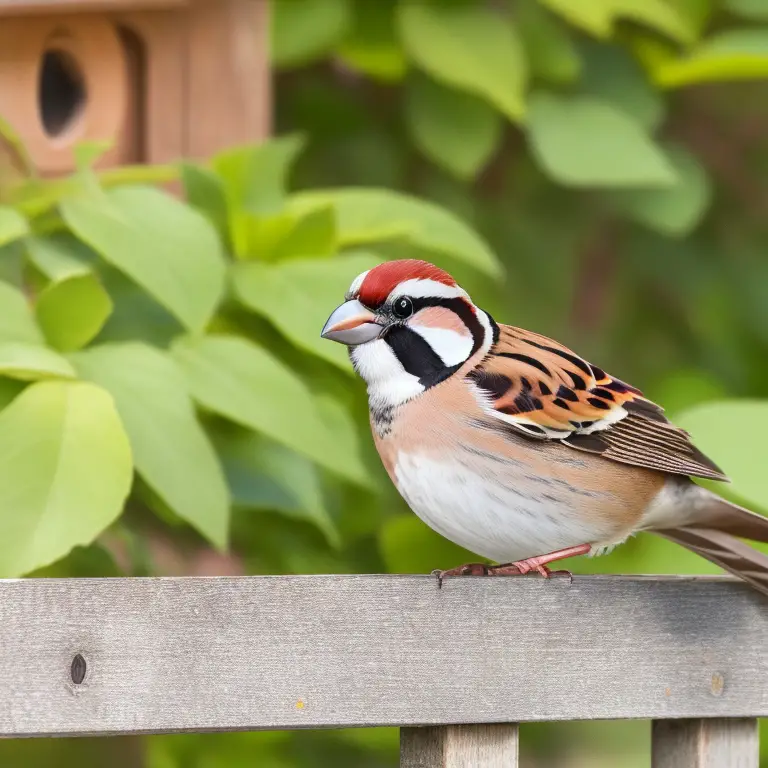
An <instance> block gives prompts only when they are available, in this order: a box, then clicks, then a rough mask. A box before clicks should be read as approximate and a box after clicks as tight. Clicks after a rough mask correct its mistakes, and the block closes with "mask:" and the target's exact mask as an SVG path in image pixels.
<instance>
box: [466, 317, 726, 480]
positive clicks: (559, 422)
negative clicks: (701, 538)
mask: <svg viewBox="0 0 768 768" xmlns="http://www.w3.org/2000/svg"><path fill="white" fill-rule="evenodd" d="M469 378H470V379H471V380H472V381H473V382H474V384H475V385H476V386H477V387H478V388H479V390H480V392H481V393H482V395H483V396H484V397H485V398H487V403H488V409H487V410H488V412H489V413H490V414H491V415H493V416H494V417H495V418H498V419H499V420H500V421H502V422H504V423H505V424H507V425H509V426H511V427H512V428H513V429H515V430H516V431H518V432H520V433H522V434H524V435H527V436H528V437H532V438H538V439H541V440H560V441H561V442H563V443H564V444H565V445H568V446H570V447H572V448H575V449H578V450H582V451H588V452H590V453H595V454H600V455H602V456H605V457H606V458H608V459H613V460H614V461H618V462H622V463H625V464H633V465H635V466H639V467H647V468H649V469H656V470H660V471H662V472H670V473H673V474H679V475H689V476H695V477H706V478H711V479H715V480H727V479H728V478H727V477H726V476H725V475H724V474H723V472H722V471H721V470H720V469H719V468H718V467H717V466H716V465H715V464H714V463H713V462H712V461H711V460H710V459H708V458H707V457H706V456H705V455H704V454H703V453H701V451H699V450H698V449H697V448H696V447H695V446H694V445H693V444H692V443H691V440H690V437H689V435H688V433H687V432H685V431H684V430H683V429H680V428H679V427H676V426H675V425H674V424H672V423H671V422H670V421H669V420H668V419H667V418H666V416H665V415H664V411H663V409H662V408H660V407H659V406H658V405H656V404H655V403H653V402H651V401H650V400H648V399H647V398H645V397H643V394H642V392H641V391H640V390H639V389H636V388H635V387H632V386H630V385H629V384H626V383H624V382H623V381H620V380H619V379H615V378H613V377H612V376H609V375H608V374H607V373H605V371H603V370H601V369H600V368H598V367H597V366H595V365H591V364H590V363H588V362H587V361H586V360H583V359H582V358H580V357H579V356H578V355H576V354H574V353H573V352H572V351H571V350H570V349H568V348H567V347H564V346H563V345H562V344H558V343H557V342H556V341H553V340H552V339H548V338H547V337H546V336H541V335H539V334H535V333H531V332H529V331H525V330H523V329H521V328H514V327H512V326H505V325H500V326H499V338H498V341H497V342H496V343H495V344H494V345H493V347H492V348H491V350H490V352H489V353H488V355H487V356H486V357H485V359H484V360H483V361H482V362H481V363H480V364H479V365H478V366H477V367H476V368H475V369H474V370H473V371H472V372H471V373H470V374H469Z"/></svg>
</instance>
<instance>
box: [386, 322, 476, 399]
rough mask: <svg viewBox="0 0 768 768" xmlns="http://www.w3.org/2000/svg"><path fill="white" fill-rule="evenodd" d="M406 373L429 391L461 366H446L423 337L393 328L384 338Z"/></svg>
mask: <svg viewBox="0 0 768 768" xmlns="http://www.w3.org/2000/svg"><path fill="white" fill-rule="evenodd" d="M384 340H385V341H386V342H387V344H388V345H389V347H390V349H391V350H392V352H394V354H395V357H397V359H398V360H399V361H400V365H402V366H403V368H404V369H405V372H406V373H410V374H411V375H412V376H416V377H417V378H418V380H419V383H420V384H421V385H422V386H423V387H424V388H425V389H429V388H430V387H434V386H435V384H439V383H440V382H441V381H444V380H445V379H447V378H448V377H449V376H450V375H451V374H452V373H455V372H456V371H457V370H458V369H459V368H460V367H461V366H459V365H451V366H447V365H446V364H445V363H444V362H443V359H442V358H441V357H440V355H438V354H437V352H435V350H434V349H432V347H431V346H430V345H429V344H428V343H427V341H426V339H424V337H423V336H420V335H419V334H418V333H416V332H415V331H412V330H411V329H410V328H407V327H405V326H399V325H398V326H394V327H392V328H391V329H390V330H389V332H388V333H387V334H386V336H385V337H384Z"/></svg>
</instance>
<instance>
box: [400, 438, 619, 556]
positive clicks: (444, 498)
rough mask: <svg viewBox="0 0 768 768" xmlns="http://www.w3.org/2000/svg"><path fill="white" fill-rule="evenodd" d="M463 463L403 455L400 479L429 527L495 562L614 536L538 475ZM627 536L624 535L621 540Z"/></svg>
mask: <svg viewBox="0 0 768 768" xmlns="http://www.w3.org/2000/svg"><path fill="white" fill-rule="evenodd" d="M478 469H479V468H477V467H472V466H468V465H466V464H461V463H459V462H456V461H453V462H440V461H437V460H435V459H433V458H431V457H428V456H425V455H422V454H405V453H402V452H401V453H400V454H399V455H398V458H397V463H396V465H395V480H396V483H397V488H398V490H399V491H400V494H401V495H402V496H403V498H404V499H405V500H406V502H407V503H408V505H409V506H410V507H411V509H412V510H413V511H414V512H415V513H416V514H417V515H418V516H419V517H420V518H421V519H422V520H423V521H424V522H425V523H426V524H427V525H429V526H430V527H431V528H433V529H434V530H435V531H437V532H438V533H439V534H441V535H442V536H445V538H446V539H450V540H451V541H452V542H454V543H455V544H458V545H459V546H461V547H464V548H465V549H468V550H469V551H470V552H474V553H475V554H477V555H481V556H483V557H487V558H489V559H491V560H495V561H497V562H508V561H511V560H522V559H524V558H527V557H534V556H535V555H542V554H545V553H547V552H553V551H555V550H557V549H563V548H564V547H570V546H576V545H578V544H596V545H598V546H602V545H603V544H606V543H608V542H609V541H611V539H612V537H615V534H616V532H615V531H608V530H605V527H604V525H603V526H601V525H599V524H597V522H596V521H594V517H592V520H593V522H589V516H587V520H586V521H585V516H584V515H580V514H579V511H580V510H579V508H578V506H576V507H574V503H575V502H577V501H578V500H576V499H574V497H573V495H572V494H569V493H568V492H567V491H566V490H563V489H562V488H559V487H557V486H555V487H553V486H552V484H544V483H541V484H538V485H537V483H536V482H535V478H533V479H532V478H531V477H529V476H528V477H521V478H517V479H516V478H515V476H514V473H510V472H509V468H508V467H506V468H505V471H504V473H503V474H502V473H496V474H495V475H494V474H493V473H486V472H483V473H482V474H481V473H480V471H478ZM622 538H623V537H622Z"/></svg>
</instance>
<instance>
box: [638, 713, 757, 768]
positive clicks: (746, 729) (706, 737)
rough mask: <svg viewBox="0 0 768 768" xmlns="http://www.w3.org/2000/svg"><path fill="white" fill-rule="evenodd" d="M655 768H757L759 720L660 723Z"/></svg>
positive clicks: (654, 749) (655, 728)
mask: <svg viewBox="0 0 768 768" xmlns="http://www.w3.org/2000/svg"><path fill="white" fill-rule="evenodd" d="M652 733H653V736H652V739H653V747H652V755H653V757H652V768H758V764H759V762H760V754H759V753H760V745H759V739H758V732H757V720H755V719H754V718H741V719H733V720H726V719H721V718H716V719H712V720H677V721H671V720H657V721H655V722H654V724H653V731H652Z"/></svg>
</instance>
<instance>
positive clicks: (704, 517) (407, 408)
mask: <svg viewBox="0 0 768 768" xmlns="http://www.w3.org/2000/svg"><path fill="white" fill-rule="evenodd" d="M321 335H322V337H323V338H325V339H329V340H332V341H335V342H339V343H341V344H345V345H347V346H348V347H349V356H350V359H351V362H352V365H353V367H354V369H355V371H356V372H357V373H358V374H359V375H360V376H361V377H362V378H363V379H364V380H365V382H366V384H367V387H368V400H369V409H370V423H371V430H372V433H373V439H374V442H375V445H376V448H377V450H378V452H379V455H380V457H381V460H382V463H383V465H384V467H385V469H386V471H387V473H388V475H389V477H390V478H391V480H392V482H393V483H394V485H395V486H396V488H397V490H398V492H399V493H400V495H401V496H402V497H403V498H404V500H405V501H406V503H407V504H408V505H409V507H410V508H411V509H412V510H413V511H414V512H415V513H416V514H417V515H418V516H419V517H420V518H421V519H422V520H423V521H424V522H425V523H426V524H427V525H428V526H430V527H431V528H433V529H434V530H435V531H437V532H438V533H439V534H441V535H442V536H444V537H445V538H447V539H449V540H451V541H452V542H454V543H456V544H458V545H459V546H461V547H464V548H465V549H468V550H470V551H471V552H473V553H475V554H477V555H480V556H481V557H483V558H486V559H487V560H490V561H493V562H496V563H498V565H495V566H488V565H485V564H483V563H469V564H466V565H461V566H458V567H455V568H451V569H448V570H445V571H439V572H437V574H438V577H439V584H440V585H442V579H443V578H444V577H446V576H460V575H499V576H501V575H510V576H511V575H518V574H527V573H531V572H534V573H536V572H537V573H539V574H541V575H542V576H545V577H549V576H551V575H552V573H553V572H552V571H551V570H550V569H549V567H548V566H549V564H551V563H554V562H556V561H558V560H561V559H563V558H566V557H571V556H574V555H585V554H592V555H593V554H601V553H603V552H605V551H608V550H610V549H612V548H613V547H614V546H616V545H618V544H621V543H622V542H624V541H625V540H626V539H627V538H628V537H630V536H631V535H632V534H634V533H636V532H639V531H651V532H653V533H655V534H658V535H660V536H663V537H665V538H667V539H670V540H672V541H674V542H676V543H677V544H680V545H682V546H684V547H687V548H688V549H690V550H692V551H694V552H696V553H698V554H699V555H701V556H703V557H705V558H706V559H708V560H710V561H712V562H714V563H716V564H717V565H718V566H720V567H721V568H723V569H725V570H727V571H730V572H731V573H733V574H735V575H737V576H739V577H741V578H742V579H744V580H745V581H747V582H749V584H751V585H752V586H753V587H755V588H756V589H758V590H759V591H761V592H763V593H765V594H768V557H767V556H765V555H763V554H762V553H761V552H759V551H757V550H756V549H754V548H753V547H750V546H749V545H748V544H746V543H745V542H743V541H741V539H742V538H747V539H753V540H755V541H762V542H768V519H766V518H764V517H762V516H761V515H758V514H755V513H754V512H751V511H749V510H746V509H743V508H742V507H739V506H736V505H735V504H732V503H730V502H728V501H726V500H724V499H722V498H721V497H719V496H717V495H716V494H715V493H713V492H711V491H709V490H707V489H705V488H703V487H702V486H700V485H697V484H696V483H694V481H693V479H692V478H708V479H711V480H723V481H727V479H728V478H727V477H726V476H725V475H724V474H723V472H722V471H721V470H720V469H719V468H718V467H717V466H716V465H715V464H714V462H712V461H711V460H710V459H709V458H708V457H707V456H705V455H704V454H703V453H702V452H701V451H700V450H698V449H697V448H696V447H695V446H694V445H693V443H692V441H691V439H690V436H689V434H688V433H687V432H685V431H684V430H683V429H681V428H679V427H677V426H675V425H674V424H672V423H671V422H670V421H669V420H668V418H667V417H666V416H665V415H664V410H663V409H662V408H661V407H660V406H659V405H657V404H656V403H654V402H652V401H651V400H649V399H647V398H646V397H644V396H643V394H642V392H641V391H640V390H639V389H637V388H635V387H633V386H631V385H630V384H627V383H625V382H623V381H621V380H620V379H617V378H615V377H613V376H611V375H610V374H608V373H606V372H605V371H604V370H603V369H602V368H599V367H598V366H596V365H593V364H591V363H589V362H587V361H586V360H585V359H584V358H582V357H579V356H578V355H577V354H575V353H574V352H573V351H571V350H570V349H568V348H567V347H565V346H563V345H562V344H559V343H558V342H556V341H553V340H552V339H549V338H547V337H546V336H542V335H539V334H537V333H532V332H530V331H526V330H523V329H522V328H517V327H514V326H511V325H502V324H500V323H497V322H496V321H495V320H494V319H493V318H492V317H491V315H490V314H488V312H486V311H484V310H483V309H481V308H480V307H478V306H476V305H475V304H474V303H473V302H472V300H471V298H470V297H469V295H468V294H467V293H466V292H465V291H464V290H463V289H462V288H461V287H460V286H459V285H458V284H457V283H456V281H455V280H454V279H453V278H452V277H451V276H450V275H449V274H448V273H447V272H445V271H444V270H442V269H440V268H438V267H436V266H434V265H432V264H429V263H427V262H424V261H420V260H415V259H405V260H398V261H389V262H385V263H383V264H380V265H378V266H377V267H374V268H373V269H371V270H368V271H367V272H363V273H362V274H361V275H358V276H357V277H356V278H355V279H354V280H353V282H352V285H351V286H350V288H349V290H348V291H347V293H346V296H345V302H344V303H343V304H341V306H339V307H338V308H337V309H335V310H334V311H333V313H332V314H331V316H330V317H329V318H328V321H327V323H326V324H325V327H324V328H323V329H322V333H321ZM565 573H567V572H565Z"/></svg>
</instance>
